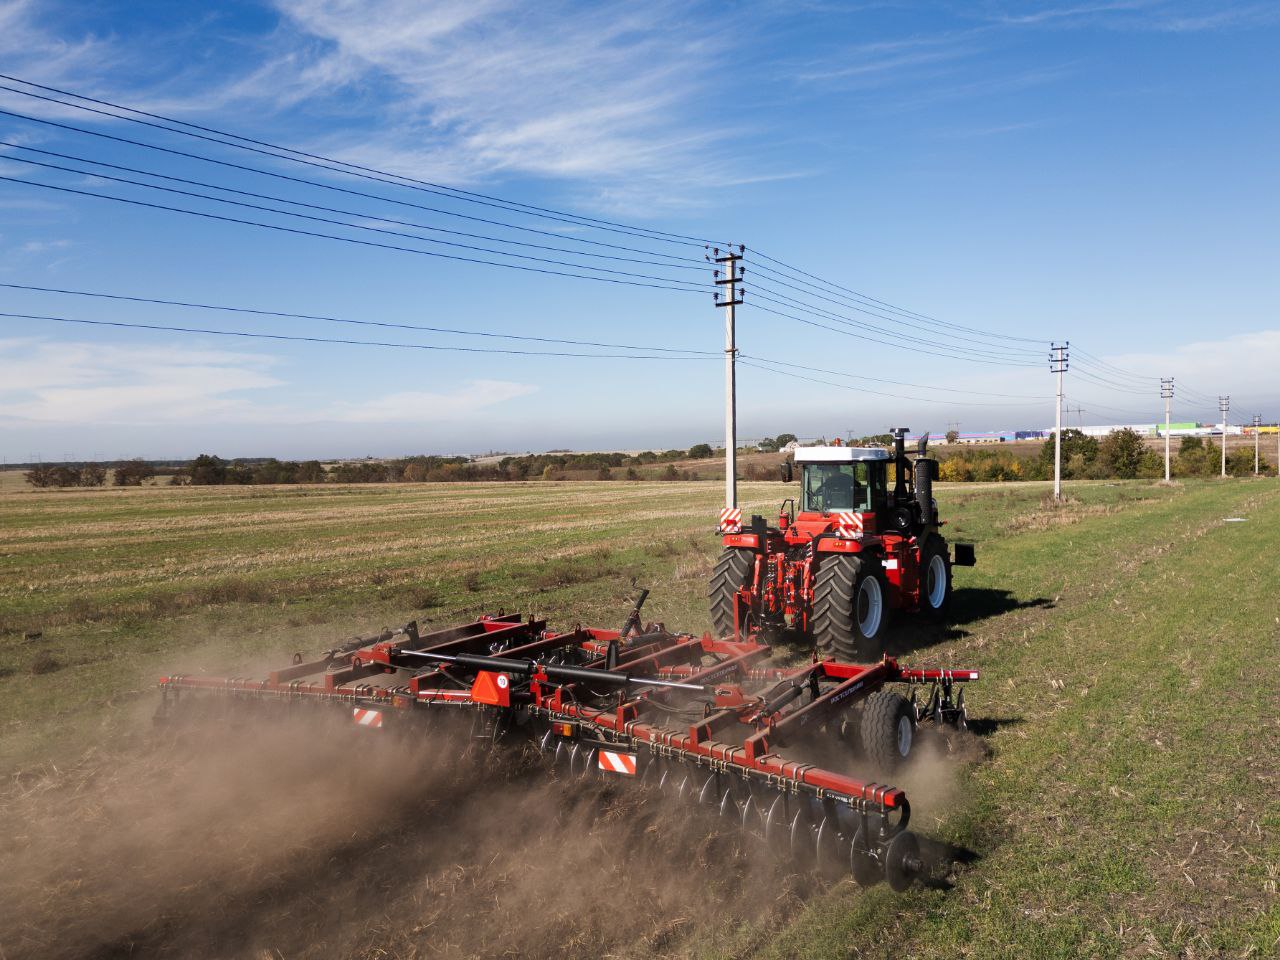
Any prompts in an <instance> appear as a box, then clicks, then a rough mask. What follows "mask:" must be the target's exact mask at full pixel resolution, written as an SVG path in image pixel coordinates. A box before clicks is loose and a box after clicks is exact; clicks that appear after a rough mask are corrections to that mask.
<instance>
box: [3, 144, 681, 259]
mask: <svg viewBox="0 0 1280 960" xmlns="http://www.w3.org/2000/svg"><path fill="white" fill-rule="evenodd" d="M0 147H11V148H12V149H15V150H23V151H26V152H28V153H38V154H41V155H42V156H46V157H57V158H59V159H61V160H73V161H75V162H77V163H89V164H92V165H93V166H95V167H105V168H107V169H109V170H120V171H123V172H125V173H136V174H139V175H140V176H144V177H155V178H158V179H161V180H170V181H172V182H174V183H185V184H187V185H188V186H193V187H204V188H205V189H206V190H221V191H223V192H225V193H234V194H237V195H238V196H242V197H254V198H255V199H258V200H271V201H273V202H275V203H287V204H289V205H290V206H295V207H305V208H307V209H308V210H322V211H324V212H326V213H338V214H342V215H343V216H347V217H360V218H362V219H365V220H376V221H378V222H379V223H391V224H395V225H397V226H401V227H413V228H414V229H417V230H430V231H432V232H433V233H444V234H448V235H450V236H455V237H468V238H470V239H472V240H488V241H491V242H493V243H502V244H507V245H509V246H515V247H529V248H531V249H534V250H549V251H553V252H556V253H567V254H569V255H570V256H574V257H595V258H597V259H601V260H613V261H618V262H621V263H642V264H648V265H650V266H655V267H666V268H667V269H670V270H699V271H701V270H704V269H706V268H705V265H704V264H702V263H698V264H696V265H695V264H694V263H693V262H692V261H691V262H690V263H687V264H686V263H672V262H669V261H665V260H643V259H640V258H638V257H619V256H615V255H614V254H608V253H593V252H588V251H585V250H573V249H571V248H569V247H557V246H553V245H551V244H546V243H529V242H527V241H523V240H511V239H509V238H506V237H495V236H491V235H489V234H484V233H468V232H467V231H465V230H450V229H449V228H448V227H436V226H432V225H431V224H429V223H416V222H414V221H412V220H397V219H395V218H393V217H380V216H377V215H376V214H372V213H368V212H366V211H363V210H344V209H343V208H341V207H326V206H324V205H323V204H316V203H305V202H304V201H302V200H290V199H288V198H287V197H277V196H273V195H271V194H265V193H254V192H252V191H250V190H239V189H236V188H235V187H225V186H222V185H221V184H217V183H208V182H206V181H203V180H189V179H187V178H185V177H175V176H173V175H171V174H168V173H156V172H155V171H154V170H141V169H139V168H137V167H125V166H121V165H120V164H116V163H107V162H105V161H103V160H94V159H92V158H91V157H78V156H75V155H74V154H68V153H58V152H57V151H55V150H41V149H39V148H38V147H26V146H23V145H22V144H20V143H11V142H10V141H8V140H0ZM5 159H9V160H12V161H15V162H18V163H31V164H35V161H33V160H25V159H23V158H22V157H7V158H5ZM51 166H53V168H54V169H66V168H63V167H58V166H56V165H51ZM75 172H77V173H86V174H87V175H88V176H94V177H99V178H100V179H111V178H110V177H106V176H103V175H101V174H97V173H93V172H90V171H75ZM124 182H131V181H124ZM142 186H148V187H150V186H152V185H151V184H142ZM437 242H438V241H437ZM477 249H483V248H477ZM503 255H504V256H509V254H505V253H504V254H503ZM659 256H662V254H659ZM593 269H594V268H593Z"/></svg>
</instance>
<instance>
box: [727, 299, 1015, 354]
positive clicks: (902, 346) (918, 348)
mask: <svg viewBox="0 0 1280 960" xmlns="http://www.w3.org/2000/svg"><path fill="white" fill-rule="evenodd" d="M756 300H768V301H769V302H771V303H777V302H779V301H776V300H774V299H773V298H772V297H766V296H762V295H759V294H757V295H756V296H754V297H753V298H752V299H751V300H750V301H748V303H747V305H748V306H750V307H752V308H753V309H755V310H762V311H764V312H765V313H771V314H773V315H774V316H778V317H785V318H786V319H788V320H795V321H796V322H797V323H803V324H806V325H808V326H811V327H817V328H818V329H820V330H829V331H831V332H832V333H840V334H844V335H845V336H846V337H853V338H855V339H858V340H866V341H869V342H870V343H878V344H882V345H884V346H887V347H893V348H895V349H898V350H909V351H911V352H912V353H916V354H927V355H928V356H933V357H945V358H946V359H948V360H965V361H968V362H970V363H986V364H992V365H994V366H1008V367H1034V366H1038V364H1035V363H1022V362H1016V361H1011V360H992V359H987V358H984V357H970V356H957V355H956V354H954V353H943V352H940V351H937V350H930V349H929V348H927V347H924V346H922V345H920V344H919V343H907V342H903V341H894V340H881V339H878V338H876V337H873V336H868V335H867V334H865V333H854V332H852V331H850V330H845V329H841V328H840V327H832V326H828V325H827V324H825V323H818V322H817V321H816V320H812V319H806V318H805V317H798V316H796V315H795V314H792V313H786V312H784V311H781V310H774V309H773V308H771V307H764V306H761V305H760V304H759V303H756ZM784 306H785V304H784ZM853 325H855V326H856V324H853Z"/></svg>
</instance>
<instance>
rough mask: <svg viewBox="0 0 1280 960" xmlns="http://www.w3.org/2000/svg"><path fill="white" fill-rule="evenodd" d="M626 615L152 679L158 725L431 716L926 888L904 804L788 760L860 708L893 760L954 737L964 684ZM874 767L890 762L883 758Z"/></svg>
mask: <svg viewBox="0 0 1280 960" xmlns="http://www.w3.org/2000/svg"><path fill="white" fill-rule="evenodd" d="M641 602H643V598H642V601H641ZM638 610H639V605H638V604H637V608H636V611H634V612H633V614H632V616H631V617H630V618H629V619H628V622H627V624H626V625H625V626H624V628H623V630H601V629H594V628H583V627H575V628H574V629H573V630H571V631H569V632H567V633H558V632H555V631H551V630H548V629H547V625H546V622H545V621H542V620H533V619H531V620H529V621H525V620H523V619H522V618H521V616H520V615H518V614H512V615H504V614H500V615H498V616H492V617H481V618H480V619H479V620H476V621H474V622H472V623H468V624H465V625H462V626H458V627H451V628H448V629H443V630H438V631H434V632H431V633H426V634H420V633H419V631H418V626H417V624H416V623H409V624H407V625H406V626H405V627H403V628H401V629H398V630H389V631H385V632H383V633H382V634H380V635H378V636H374V637H363V638H355V639H352V640H350V641H347V642H346V643H344V644H342V645H341V646H339V647H337V648H335V649H332V650H330V651H328V652H327V653H325V654H324V655H323V656H322V657H321V658H320V659H317V660H312V661H305V662H304V661H303V659H302V657H301V655H295V657H294V662H293V664H292V665H290V666H288V667H285V668H283V669H280V670H276V671H273V672H271V673H270V674H268V675H267V677H266V678H265V679H246V678H210V677H204V676H184V675H177V676H169V677H164V678H162V679H161V680H160V688H161V691H162V697H161V704H160V708H159V711H158V714H157V718H158V719H165V718H168V717H170V716H171V715H172V714H173V713H174V711H175V710H177V709H179V707H180V704H181V702H182V701H184V700H186V699H187V698H188V697H190V696H191V695H193V694H194V695H201V694H203V695H221V696H222V697H226V698H231V699H233V700H238V701H246V700H249V701H255V702H258V703H260V704H264V705H274V706H275V707H277V708H281V709H288V708H291V707H293V706H297V705H302V704H306V703H314V704H317V705H318V704H327V705H329V706H331V707H337V708H339V709H345V710H347V711H350V717H351V721H352V722H353V724H354V725H356V726H358V727H362V728H373V729H379V730H395V729H399V730H401V731H405V732H411V731H414V730H418V729H421V725H422V724H423V723H424V722H429V721H430V719H431V718H432V717H433V716H438V715H439V714H440V713H441V711H453V712H454V714H455V715H457V713H458V712H459V711H470V712H471V713H472V715H473V723H472V732H473V735H481V736H486V737H490V738H492V739H493V740H495V741H497V740H499V739H502V738H503V737H505V736H506V735H507V734H512V733H516V732H520V733H523V734H524V735H526V736H529V737H531V738H533V740H534V741H535V742H536V743H537V744H538V745H539V746H540V747H541V748H542V749H543V750H544V751H547V752H550V753H552V754H553V755H554V756H555V758H556V759H557V760H560V761H564V762H567V764H568V766H569V770H570V773H571V776H588V775H600V776H603V775H607V774H615V775H620V776H633V777H636V778H637V779H639V780H641V781H644V782H652V783H656V784H658V785H660V786H661V787H663V788H666V789H670V790H674V791H675V792H676V793H678V794H681V795H687V796H690V797H691V798H694V799H696V800H698V801H700V802H702V803H705V804H708V805H715V806H718V807H719V812H720V813H721V815H724V816H732V817H734V818H735V819H736V820H738V821H739V822H740V823H741V825H742V826H743V827H744V828H746V829H748V830H751V831H754V832H758V833H761V834H763V836H764V837H765V839H766V840H767V841H768V842H769V843H770V844H771V845H774V846H776V847H777V848H779V849H780V851H781V850H786V851H789V852H790V853H791V855H792V856H794V857H796V858H797V859H798V860H799V861H800V862H801V864H802V865H803V866H808V867H815V868H820V869H822V870H823V871H824V872H828V873H830V872H834V870H835V869H837V868H839V869H849V870H851V871H852V873H853V876H854V878H855V879H856V880H857V881H858V882H859V883H862V884H871V883H875V882H877V881H879V880H881V879H887V880H888V882H889V883H890V885H891V886H893V888H894V889H897V890H902V889H905V888H906V887H908V886H909V885H910V884H911V882H912V880H913V879H916V878H920V877H923V876H925V875H926V874H927V873H928V872H929V866H928V865H927V864H925V863H924V862H923V861H922V858H921V855H920V851H919V844H918V841H917V838H916V837H915V835H914V834H912V833H911V832H910V831H909V830H908V829H907V825H908V823H909V821H910V816H911V807H910V804H909V803H908V801H907V797H906V794H905V793H904V792H903V791H902V790H900V789H898V788H897V787H893V786H890V785H887V784H882V783H876V782H871V781H864V780H859V779H855V778H854V777H851V776H848V775H846V774H844V773H838V772H835V771H832V770H827V769H823V768H821V767H819V766H816V765H814V764H811V763H807V762H804V761H803V760H801V759H797V758H788V757H787V756H786V755H785V752H784V751H786V749H787V748H788V746H791V745H802V744H803V739H802V736H801V735H802V734H803V733H805V732H807V731H809V730H811V729H812V728H815V727H818V726H821V725H823V724H826V725H828V727H830V728H831V729H839V728H842V727H843V728H846V729H850V730H857V729H858V723H857V721H858V714H859V713H860V711H861V710H862V706H863V705H869V704H870V703H871V702H872V700H873V698H875V697H877V696H879V697H881V698H887V697H891V696H892V697H895V699H894V700H893V708H894V709H896V710H897V711H898V714H896V715H894V714H892V710H891V711H890V713H889V714H887V715H892V716H898V719H896V720H894V721H893V725H891V726H889V727H887V729H886V730H883V731H881V734H882V736H888V738H889V740H890V745H891V746H892V745H893V738H895V737H896V738H897V742H896V746H897V747H898V748H899V750H900V751H901V752H902V753H903V754H905V753H906V752H907V749H909V747H910V743H911V741H912V736H913V735H914V731H915V725H916V723H917V722H926V723H936V724H951V725H963V723H964V719H965V708H964V695H963V692H959V693H958V695H957V689H956V688H957V684H960V683H962V682H964V681H968V680H976V679H978V673H977V671H973V670H922V669H910V668H906V667H902V666H900V665H899V664H898V663H897V662H896V661H894V660H893V659H891V658H887V657H886V658H885V659H883V660H882V661H881V662H880V663H876V664H872V665H869V666H859V665H855V664H849V663H841V662H838V661H834V660H829V659H823V660H817V659H815V660H813V661H812V662H809V663H805V664H802V665H800V666H794V667H789V668H778V667H774V666H771V665H769V664H768V663H766V661H767V660H768V659H769V657H770V655H771V651H770V648H769V647H768V646H767V645H766V644H763V643H758V642H756V641H755V640H754V639H750V638H748V639H746V640H733V639H723V640H717V639H714V638H712V637H711V635H710V634H706V635H704V636H702V637H696V636H693V635H690V634H683V633H669V632H668V631H667V630H666V629H665V628H664V627H662V626H661V625H649V626H647V627H644V628H641V627H640V626H639V623H638V616H637V614H638ZM886 684H907V685H916V684H927V685H929V687H930V693H929V696H928V698H927V699H926V701H925V702H924V705H923V706H922V705H921V704H920V703H919V701H918V700H917V698H916V697H915V696H913V697H912V700H911V701H910V702H909V705H908V701H906V700H905V698H901V697H896V695H891V694H889V693H887V692H882V688H883V687H885V685H886ZM881 705H882V706H884V705H886V704H885V703H882V704H881ZM855 707H856V709H855ZM880 713H881V714H884V713H885V711H884V710H881V711H880ZM904 718H905V719H904ZM904 724H905V727H904ZM880 726H882V727H883V726H885V725H884V724H881V725H880ZM744 734H745V735H744ZM904 736H905V738H906V740H905V747H906V748H907V749H904V742H903V739H902V738H903V737H904ZM885 758H887V759H889V760H890V761H892V760H897V759H899V758H898V757H897V756H896V755H894V753H893V751H892V749H890V750H888V751H887V752H886V753H884V754H882V757H881V759H882V760H883V759H885Z"/></svg>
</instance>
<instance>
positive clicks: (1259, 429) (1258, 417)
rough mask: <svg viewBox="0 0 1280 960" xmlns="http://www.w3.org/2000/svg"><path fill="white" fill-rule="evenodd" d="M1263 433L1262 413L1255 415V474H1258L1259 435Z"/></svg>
mask: <svg viewBox="0 0 1280 960" xmlns="http://www.w3.org/2000/svg"><path fill="white" fill-rule="evenodd" d="M1261 433H1262V414H1260V413H1255V414H1254V415H1253V475H1254V476H1255V477H1256V476H1257V475H1258V436H1259V434H1261Z"/></svg>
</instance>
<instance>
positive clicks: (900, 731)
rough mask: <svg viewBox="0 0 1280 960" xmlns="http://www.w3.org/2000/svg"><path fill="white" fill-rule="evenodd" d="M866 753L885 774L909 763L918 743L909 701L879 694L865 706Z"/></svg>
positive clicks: (891, 694) (864, 747)
mask: <svg viewBox="0 0 1280 960" xmlns="http://www.w3.org/2000/svg"><path fill="white" fill-rule="evenodd" d="M859 729H860V732H861V733H862V749H863V750H864V751H865V752H866V756H867V759H868V760H870V761H871V762H872V763H873V764H874V765H875V766H876V767H877V768H879V769H880V770H881V771H883V772H884V773H888V772H889V771H891V770H893V769H895V768H896V767H897V766H899V765H900V764H903V763H906V761H907V758H908V757H910V756H911V748H912V746H914V744H915V739H916V736H915V734H916V713H915V710H914V709H913V708H912V706H911V704H910V702H909V701H908V700H907V699H906V697H903V696H901V695H900V694H897V693H890V692H889V691H887V690H879V691H877V692H876V693H873V694H871V696H869V697H867V700H866V703H864V704H863V706H862V723H861V724H860V725H859Z"/></svg>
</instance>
